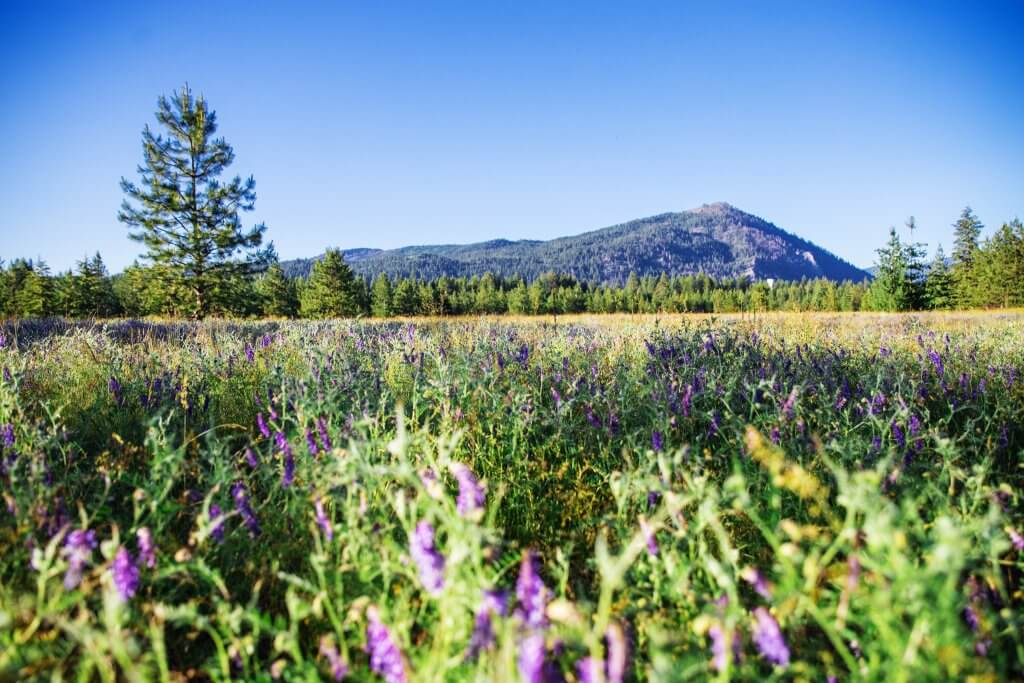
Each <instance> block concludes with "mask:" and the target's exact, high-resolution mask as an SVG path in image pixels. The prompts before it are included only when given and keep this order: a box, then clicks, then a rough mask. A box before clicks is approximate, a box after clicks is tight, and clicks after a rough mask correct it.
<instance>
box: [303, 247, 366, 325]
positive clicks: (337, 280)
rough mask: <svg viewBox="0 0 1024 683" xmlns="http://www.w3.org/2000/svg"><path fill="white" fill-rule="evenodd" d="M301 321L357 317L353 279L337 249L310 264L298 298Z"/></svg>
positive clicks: (330, 250)
mask: <svg viewBox="0 0 1024 683" xmlns="http://www.w3.org/2000/svg"><path fill="white" fill-rule="evenodd" d="M299 310H300V313H301V314H302V317H304V318H347V317H352V316H356V315H359V313H360V307H359V301H358V295H357V292H356V281H355V276H354V275H353V274H352V269H351V268H349V267H348V264H347V263H345V257H344V255H342V253H341V250H340V249H328V250H327V251H326V252H325V253H324V257H323V259H321V260H320V261H317V262H316V263H315V264H314V265H313V272H311V273H310V275H309V280H308V281H307V282H306V285H305V287H304V288H303V290H302V293H301V295H300V305H299Z"/></svg>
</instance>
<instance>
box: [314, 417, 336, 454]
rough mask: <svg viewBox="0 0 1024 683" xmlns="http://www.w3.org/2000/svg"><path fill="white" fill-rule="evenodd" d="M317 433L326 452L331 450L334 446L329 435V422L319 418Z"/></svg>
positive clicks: (317, 420)
mask: <svg viewBox="0 0 1024 683" xmlns="http://www.w3.org/2000/svg"><path fill="white" fill-rule="evenodd" d="M316 431H317V433H318V434H319V435H320V445H321V446H323V447H324V450H325V451H329V450H331V448H333V444H331V437H330V434H328V433H327V420H325V419H324V418H322V417H318V418H317V419H316Z"/></svg>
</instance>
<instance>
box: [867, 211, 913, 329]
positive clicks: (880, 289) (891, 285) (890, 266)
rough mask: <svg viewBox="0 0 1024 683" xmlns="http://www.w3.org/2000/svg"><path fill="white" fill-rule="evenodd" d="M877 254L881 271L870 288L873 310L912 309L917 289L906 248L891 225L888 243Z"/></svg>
mask: <svg viewBox="0 0 1024 683" xmlns="http://www.w3.org/2000/svg"><path fill="white" fill-rule="evenodd" d="M876 253H877V254H878V261H877V262H876V266H877V267H878V272H877V273H876V274H875V279H874V281H872V283H871V288H870V289H869V295H870V305H871V308H872V310H876V311H907V310H910V308H911V307H912V306H913V303H914V292H913V285H912V281H911V279H910V274H909V271H908V264H907V249H906V246H904V244H903V242H902V241H901V240H900V237H899V235H897V234H896V228H889V242H888V243H887V244H886V245H885V246H884V247H882V248H881V249H878V250H876Z"/></svg>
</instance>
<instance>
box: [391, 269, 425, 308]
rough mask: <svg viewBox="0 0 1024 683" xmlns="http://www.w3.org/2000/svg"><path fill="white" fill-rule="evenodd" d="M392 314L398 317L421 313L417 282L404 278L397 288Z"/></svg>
mask: <svg viewBox="0 0 1024 683" xmlns="http://www.w3.org/2000/svg"><path fill="white" fill-rule="evenodd" d="M391 305H392V313H394V314H397V315H417V314H419V312H420V292H419V287H417V286H416V281H415V280H413V279H411V278H403V279H402V280H401V281H399V283H398V285H397V286H396V287H395V292H394V297H393V298H392V304H391Z"/></svg>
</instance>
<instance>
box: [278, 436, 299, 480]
mask: <svg viewBox="0 0 1024 683" xmlns="http://www.w3.org/2000/svg"><path fill="white" fill-rule="evenodd" d="M274 439H275V440H276V441H277V448H278V450H280V451H281V455H282V456H283V457H284V472H282V473H281V488H284V489H286V488H288V487H289V486H291V485H292V482H293V481H295V454H294V453H292V447H291V446H290V445H289V444H288V440H287V439H285V438H284V434H282V433H281V432H277V434H275V435H274Z"/></svg>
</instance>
